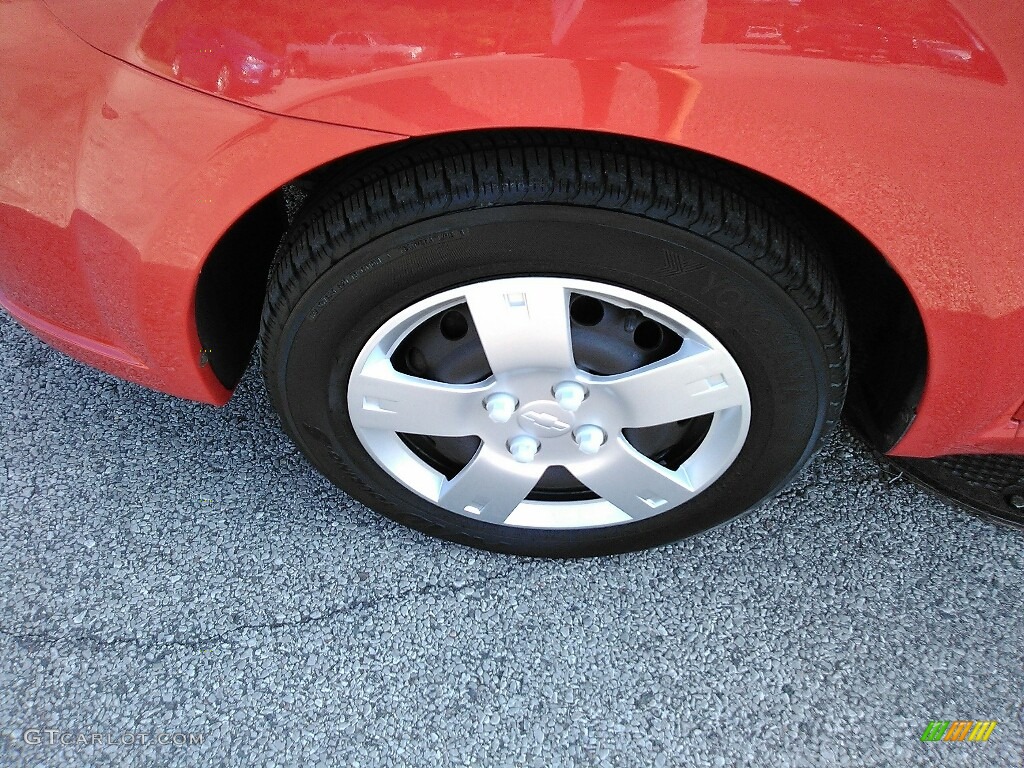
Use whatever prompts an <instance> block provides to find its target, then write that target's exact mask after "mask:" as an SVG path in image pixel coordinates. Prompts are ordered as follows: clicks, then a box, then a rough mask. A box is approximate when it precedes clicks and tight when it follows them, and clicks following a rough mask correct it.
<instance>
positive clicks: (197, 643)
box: [0, 563, 522, 651]
mask: <svg viewBox="0 0 1024 768" xmlns="http://www.w3.org/2000/svg"><path fill="white" fill-rule="evenodd" d="M513 573H519V574H521V573H522V563H516V564H515V565H510V566H509V567H507V568H503V569H501V570H500V571H498V572H496V573H494V574H492V575H490V576H487V577H485V578H481V579H477V580H474V581H468V582H465V583H463V584H462V586H456V585H455V584H440V583H439V584H423V585H420V586H416V587H410V588H409V589H405V590H402V591H401V592H399V593H398V594H397V595H380V596H377V597H369V598H361V599H358V600H351V601H349V602H348V603H346V604H344V605H336V606H334V607H331V608H327V609H325V610H323V611H319V612H318V613H320V615H319V616H316V617H314V616H313V615H312V614H311V615H309V616H303V617H300V618H298V619H294V620H290V621H289V620H285V621H270V622H263V623H252V624H238V625H236V626H234V627H232V628H231V629H228V630H225V631H224V632H219V633H217V634H213V635H209V636H206V637H200V638H195V639H191V640H185V639H182V640H178V639H171V640H161V639H159V636H152V635H151V636H149V637H111V638H107V639H104V638H102V637H97V636H95V635H90V634H84V633H83V634H78V635H76V634H71V633H68V634H57V633H53V632H18V631H15V630H11V629H6V628H3V627H0V635H5V636H7V637H9V638H11V639H12V640H14V641H15V642H16V643H18V644H19V645H21V646H22V647H24V648H26V649H27V650H33V648H34V647H38V646H40V645H58V644H64V645H70V646H72V647H75V648H90V647H91V648H115V647H118V646H125V645H129V646H137V647H139V648H168V649H169V648H175V647H180V648H187V649H190V650H197V651H198V650H206V649H208V648H209V646H211V645H224V644H228V645H237V643H238V641H237V640H232V639H231V638H230V635H232V634H234V633H237V632H245V631H262V630H275V629H291V628H294V627H302V626H305V625H308V624H327V623H329V622H330V621H331V620H332V619H334V618H335V617H337V616H340V615H342V614H346V615H348V614H358V613H360V612H362V611H365V610H368V609H372V608H375V607H377V606H378V605H380V604H381V603H383V602H385V601H389V602H391V603H399V602H401V601H403V600H405V599H407V598H410V597H422V596H424V595H428V594H431V593H434V592H440V591H447V592H449V593H450V594H451V595H452V596H454V595H458V594H460V593H462V592H466V591H467V590H472V589H476V588H477V587H482V586H485V585H487V584H489V583H491V582H493V581H497V580H500V579H505V578H508V577H510V576H511V575H512V574H513Z"/></svg>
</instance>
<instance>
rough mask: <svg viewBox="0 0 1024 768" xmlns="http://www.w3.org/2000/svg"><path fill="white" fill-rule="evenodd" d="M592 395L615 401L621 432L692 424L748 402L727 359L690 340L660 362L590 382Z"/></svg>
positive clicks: (734, 367) (736, 369)
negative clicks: (602, 394) (606, 395)
mask: <svg viewBox="0 0 1024 768" xmlns="http://www.w3.org/2000/svg"><path fill="white" fill-rule="evenodd" d="M592 389H593V390H594V391H600V390H606V391H611V392H612V393H614V394H615V395H616V396H617V397H618V398H619V400H620V401H621V402H622V403H623V405H624V409H625V418H624V423H623V426H626V427H651V426H654V425H656V424H668V423H669V422H672V421H682V420H683V419H692V418H694V417H696V416H703V415H705V414H709V413H714V412H715V411H720V410H723V409H725V408H732V407H734V406H738V405H742V404H744V403H745V402H747V398H748V395H747V391H746V385H745V384H744V383H743V375H742V374H741V373H740V369H739V366H737V365H736V363H735V361H734V360H733V359H732V356H731V355H729V353H728V352H726V351H725V350H724V349H708V348H707V347H704V346H703V345H700V344H697V343H696V342H692V341H690V340H687V341H686V342H684V344H683V346H682V348H681V349H680V350H679V352H677V353H676V354H674V355H671V356H669V357H667V358H665V359H664V360H659V361H658V362H656V363H651V364H650V365H646V366H644V367H643V368H637V369H636V370H635V371H629V372H627V373H622V374H618V375H616V376H605V377H602V378H599V379H596V380H595V382H594V385H593V387H592Z"/></svg>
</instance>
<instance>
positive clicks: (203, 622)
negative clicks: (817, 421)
mask: <svg viewBox="0 0 1024 768" xmlns="http://www.w3.org/2000/svg"><path fill="white" fill-rule="evenodd" d="M0 359H2V363H0V407H2V416H0V418H2V424H3V426H2V436H0V446H2V451H0V480H2V481H3V482H2V488H0V504H2V509H3V514H2V515H0V733H2V736H0V765H3V766H78V765H88V766H94V765H95V766H100V765H117V766H121V765H123V766H147V767H149V766H199V765H225V766H228V765H231V766H234V765H238V766H248V765H261V766H262V765H268V766H274V765H280V766H292V765H299V766H321V765H322V766H334V765H348V766H364V767H370V766H390V765H395V766H447V765H459V766H461V765H475V766H484V767H485V768H499V767H500V766H543V768H553V767H555V766H573V765H575V766H643V767H644V768H647V767H649V766H659V767H660V766H741V765H742V766H758V767H759V768H760V767H761V766H804V765H806V766H833V765H840V766H857V767H858V768H862V767H865V766H915V765H935V766H972V768H974V767H976V766H1020V765H1022V764H1024V686H1022V682H1024V595H1022V591H1024V535H1022V534H1021V533H1019V532H1015V531H1012V530H1008V529H1003V528H999V527H995V526H993V525H991V524H989V523H986V522H983V521H980V520H977V519H975V518H973V517H971V516H970V515H968V514H966V513H964V512H962V511H959V510H958V509H956V508H954V507H952V506H950V505H948V504H946V503H944V502H942V501H940V500H938V499H937V498H935V497H933V496H931V495H929V494H928V493H926V492H923V491H921V490H918V489H917V488H915V487H914V486H913V485H911V484H909V483H908V482H906V481H905V480H904V479H902V478H900V477H899V476H898V473H896V472H895V471H893V470H890V469H888V468H886V467H884V466H883V465H881V464H880V463H879V462H878V460H876V459H875V458H874V457H873V456H872V455H871V454H870V452H868V451H867V450H866V449H865V448H864V447H863V446H862V445H861V444H860V443H859V442H857V441H856V440H855V439H854V438H852V437H851V436H850V435H849V434H848V433H846V432H843V433H840V434H838V435H836V436H835V437H833V438H832V439H831V440H830V441H829V442H828V444H827V446H826V448H825V450H824V451H823V453H822V454H821V455H820V456H819V457H818V458H817V459H816V460H815V461H814V462H813V463H812V464H811V465H810V466H809V467H808V468H807V469H806V470H805V471H804V472H803V473H802V474H801V475H800V477H799V478H798V479H797V481H796V482H795V483H794V484H793V485H792V486H791V487H789V488H788V489H787V490H785V491H784V492H782V493H781V494H780V495H779V496H778V497H776V498H775V499H774V500H772V501H770V502H768V503H767V504H765V505H764V506H762V507H761V508H760V509H759V510H757V511H756V512H754V513H753V514H751V515H749V516H747V517H745V518H743V519H742V520H739V521H736V522H733V523H731V524H729V525H726V526H723V527H721V528H719V529H717V530H714V531H712V532H710V533H707V534H705V535H703V536H699V537H697V538H694V539H691V540H687V541H683V542H681V543H678V544H675V545H672V546H668V547H664V548H661V549H658V550H655V551H649V552H643V553H639V554H632V555H625V556H619V557H610V558H602V559H593V560H585V561H564V562H554V561H541V560H526V559H519V558H513V557H507V556H499V555H489V554H486V553H483V552H478V551H474V550H471V549H466V548H463V547H459V546H455V545H451V544H446V543H443V542H439V541H434V540H432V539H429V538H426V537H425V536H422V535H420V534H417V533H414V532H411V531H408V530H405V529H403V528H400V527H398V526H396V525H394V524H392V523H390V522H388V521H386V520H384V519H382V518H380V517H378V516H376V515H375V514H373V513H372V512H370V511H369V510H367V509H366V508H365V507H363V506H361V505H359V504H356V503H354V502H352V501H351V500H350V499H348V498H347V497H346V496H344V495H343V494H342V493H341V492H340V491H338V490H336V489H334V488H333V487H332V486H331V485H329V484H328V483H327V482H326V481H324V480H323V479H321V478H320V476H319V475H318V474H317V473H316V472H315V471H314V470H313V469H312V468H311V467H310V466H309V465H308V464H307V463H306V462H305V461H304V460H303V458H302V457H301V456H300V455H299V454H298V453H297V451H296V450H295V449H294V448H293V447H292V446H291V445H290V444H289V442H288V441H287V439H286V438H285V437H284V436H283V434H282V432H281V430H280V428H279V426H278V424H277V421H276V418H275V416H274V414H273V412H272V411H271V410H270V407H269V405H268V402H267V398H266V395H265V393H264V391H263V387H262V383H261V381H260V378H259V375H258V372H257V371H254V370H250V371H249V373H248V374H247V375H246V377H245V379H244V381H243V382H242V385H241V387H240V388H239V390H238V392H237V394H236V395H235V397H234V399H233V400H232V401H231V403H230V404H229V405H228V406H227V407H225V408H223V409H214V408H211V407H207V406H203V405H197V404H194V403H189V402H184V401H180V400H175V399H173V398H171V397H167V396H164V395H160V394H156V393H153V392H149V391H147V390H144V389H142V388H140V387H137V386H134V385H131V384H127V383H123V382H120V381H117V380H115V379H113V378H111V377H109V376H107V375H105V374H102V373H97V372H94V371H92V370H90V369H88V368H86V367H84V366H82V365H79V364H78V363H75V362H73V361H71V360H70V359H68V358H66V357H64V356H63V355H61V354H59V353H57V352H54V351H52V350H50V349H48V348H47V347H46V346H44V345H43V344H42V343H41V342H39V341H37V340H36V339H34V338H33V337H31V336H30V335H29V334H28V333H27V332H25V331H24V330H22V329H21V328H19V327H18V326H17V325H15V323H14V322H13V321H11V320H10V318H9V317H8V316H7V315H3V314H0ZM935 719H942V720H955V719H968V720H981V719H986V720H997V721H999V725H998V726H997V727H996V729H995V731H994V733H993V734H992V737H991V739H990V740H989V741H988V742H987V743H922V742H921V741H920V740H919V737H920V735H921V732H922V730H923V729H924V727H925V726H926V724H927V723H928V721H929V720H935ZM44 729H52V730H55V731H59V733H54V732H50V733H47V731H46V730H44ZM94 734H95V736H94ZM172 734H177V736H173V735H172ZM189 738H191V740H192V741H201V743H193V744H191V745H188V744H185V745H181V744H178V745H175V744H174V743H173V741H174V740H175V739H177V740H178V741H181V740H182V739H186V740H187V739H189ZM62 739H63V740H64V741H71V742H72V743H70V744H64V745H62V744H61V743H60V741H61V740H62ZM51 740H52V741H55V742H57V743H54V744H51V743H49V742H50V741H51ZM80 740H84V741H87V742H90V743H88V744H81V743H75V742H77V741H80ZM131 740H134V743H127V744H126V743H123V742H128V741H131ZM161 740H170V741H172V743H171V744H162V743H159V742H160V741H161ZM34 741H40V742H41V743H39V744H34V743H29V742H34ZM94 742H99V743H94ZM110 742H113V743H110Z"/></svg>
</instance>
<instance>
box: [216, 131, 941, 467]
mask: <svg viewBox="0 0 1024 768" xmlns="http://www.w3.org/2000/svg"><path fill="white" fill-rule="evenodd" d="M513 132H515V133H528V134H529V135H530V137H531V138H533V137H536V138H537V139H538V140H540V141H543V140H544V138H545V136H552V135H557V136H559V137H562V138H563V139H564V137H566V136H572V137H573V138H575V139H577V140H580V141H587V140H594V139H599V140H603V141H605V142H607V141H612V142H614V143H615V144H616V145H617V146H618V147H620V148H621V149H622V150H623V151H626V152H628V151H629V149H630V148H631V147H632V148H637V149H640V148H643V147H651V146H652V145H654V146H657V147H660V149H661V151H667V152H670V153H672V154H674V155H676V156H677V157H679V158H680V159H682V160H684V161H686V162H687V163H688V164H689V165H691V166H692V167H694V168H695V170H697V171H698V172H701V171H704V172H707V173H710V174H713V175H716V176H718V175H723V176H728V177H729V178H730V179H731V180H733V181H737V180H738V181H740V182H743V183H749V184H751V185H752V186H753V187H755V188H756V191H757V192H759V193H760V194H761V196H762V197H763V196H766V195H767V196H769V198H770V199H772V200H773V201H774V202H775V203H777V204H778V205H779V207H780V208H781V209H783V210H785V211H786V212H787V214H788V217H789V218H791V219H796V220H797V221H798V223H799V224H800V226H801V227H802V228H804V229H805V230H807V232H808V233H809V235H810V236H812V237H814V238H816V239H817V240H818V241H819V243H820V244H821V245H822V251H823V252H824V253H826V254H827V257H826V260H827V262H828V263H827V266H828V268H829V269H830V270H831V272H832V274H833V275H834V277H835V279H836V283H837V285H838V287H839V290H840V292H841V294H842V296H843V300H844V304H845V307H846V311H847V319H848V323H849V329H850V339H851V378H850V390H849V395H848V398H847V407H846V415H847V418H848V421H849V422H851V424H852V425H853V426H854V427H855V428H856V429H857V430H858V431H859V432H860V433H861V434H863V435H864V436H865V437H866V438H867V439H868V440H869V442H871V443H872V444H873V445H874V446H875V447H876V448H878V449H880V450H887V449H889V448H891V447H892V446H893V445H894V444H895V443H896V442H897V441H898V440H899V438H900V437H901V436H902V435H903V434H904V432H905V431H906V430H907V428H908V427H909V426H910V423H911V422H912V420H913V417H914V413H915V409H916V406H917V402H918V400H919V399H920V396H921V392H922V390H923V386H924V379H925V374H926V368H927V343H926V339H925V333H924V327H923V324H922V322H921V317H920V314H919V313H918V310H917V306H916V304H915V303H914V300H913V298H912V296H911V294H910V292H909V290H908V289H907V287H906V285H904V283H903V281H902V280H901V279H900V277H899V276H898V275H897V274H896V272H895V271H894V270H893V269H892V268H891V267H890V266H889V264H888V262H887V261H886V260H885V257H884V256H883V255H882V254H881V253H880V252H879V251H878V249H877V248H875V247H874V245H872V244H871V243H870V241H868V239H867V238H866V237H865V236H864V235H862V234H861V233H860V232H858V231H857V230H856V229H855V228H854V227H853V226H851V225H850V224H849V223H847V222H846V221H845V220H843V219H842V218H841V217H840V216H838V215H837V214H835V213H834V212H832V211H831V210H829V209H827V208H826V207H824V206H823V205H821V204H820V203H818V202H816V201H815V200H813V199H811V198H810V197H808V196H806V195H805V194H803V193H801V192H800V191H798V190H796V189H794V188H792V187H790V186H788V185H786V184H784V183H782V182H780V181H777V180H775V179H772V178H770V177H767V176H764V175H763V174H760V173H758V172H756V171H753V170H751V169H749V168H745V167H743V166H740V165H737V164H734V163H731V162H729V161H726V160H722V159H720V158H716V157H712V156H710V155H706V154H703V153H701V152H697V151H695V150H690V149H686V148H681V147H676V146H670V145H665V144H658V143H656V142H651V141H647V140H641V139H632V138H624V137H618V136H602V135H599V134H591V133H587V132H583V131H554V130H551V131H542V130H533V129H530V130H525V129H524V130H522V131H510V130H503V131H474V132H472V134H474V135H477V136H479V137H480V139H481V140H482V141H486V140H487V139H488V137H494V136H496V135H498V134H508V133H513ZM459 136H460V137H461V138H462V139H465V138H466V134H459ZM449 138H451V135H450V134H445V135H438V136H428V137H418V138H412V139H407V140H405V141H400V142H395V143H391V144H387V145H384V146H382V147H377V148H372V149H369V150H364V151H362V152H359V153H356V154H354V155H351V156H347V157H344V158H340V159H339V160H336V161H334V162H331V163H327V164H325V165H323V166H320V167H318V168H315V169H313V170H311V171H309V172H308V173H305V174H303V175H302V176H300V177H298V178H296V179H294V180H292V181H291V182H289V183H288V184H286V185H284V186H282V187H281V188H280V189H277V190H274V191H273V192H272V193H271V194H269V195H268V196H267V197H265V198H263V199H262V200H261V201H260V202H258V203H257V204H256V205H254V206H253V208H251V209H250V210H249V211H248V212H247V213H245V214H244V215H243V216H242V217H240V218H239V219H238V220H237V221H236V222H235V223H234V224H233V225H232V226H231V228H230V229H229V230H228V231H227V232H226V233H225V234H224V235H223V236H222V237H221V239H220V241H219V242H218V243H217V245H216V246H215V247H214V249H213V250H212V251H211V253H210V255H209V257H208V258H207V261H206V262H205V264H204V266H203V269H202V272H201V273H200V276H199V280H198V283H197V286H196V326H197V330H198V333H199V339H200V342H201V344H202V346H203V348H204V350H205V354H206V356H207V358H208V360H209V363H210V365H211V366H212V368H213V371H214V373H215V374H216V375H217V377H218V379H219V380H220V381H221V382H222V383H223V384H224V385H225V386H226V387H228V388H233V387H234V386H235V385H236V384H237V383H238V381H239V379H240V378H241V376H242V374H243V373H244V372H245V369H246V367H247V366H248V362H249V360H250V357H251V352H252V349H253V346H254V345H255V343H256V340H257V337H258V334H259V323H260V315H261V312H262V307H263V302H264V298H265V295H266V289H267V280H268V276H269V274H270V271H271V269H272V267H273V263H274V257H275V254H276V252H277V249H278V245H279V244H280V242H281V239H282V237H283V236H284V234H285V233H286V231H287V230H288V228H289V227H290V226H292V225H293V224H294V223H295V221H296V219H298V218H301V216H302V210H303V209H304V208H306V207H312V205H313V204H314V203H315V201H316V199H317V198H318V197H319V192H320V191H322V190H328V189H331V188H333V187H334V186H335V185H338V184H341V183H343V182H345V181H348V182H351V180H352V179H353V178H355V177H357V176H358V175H359V174H360V172H361V171H362V170H363V169H366V168H368V167H375V166H377V165H379V164H386V163H387V159H388V157H389V156H392V155H394V154H397V153H401V154H405V153H408V152H417V153H422V152H424V151H425V150H430V149H432V148H434V147H436V146H440V147H443V145H444V142H445V141H446V139H449Z"/></svg>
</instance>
